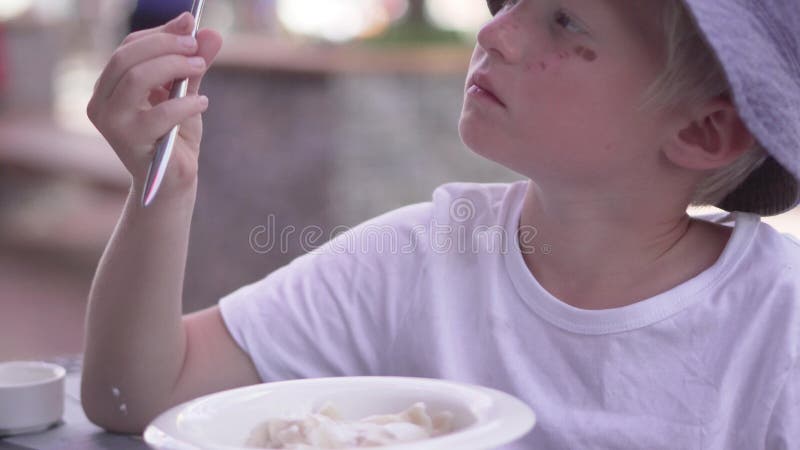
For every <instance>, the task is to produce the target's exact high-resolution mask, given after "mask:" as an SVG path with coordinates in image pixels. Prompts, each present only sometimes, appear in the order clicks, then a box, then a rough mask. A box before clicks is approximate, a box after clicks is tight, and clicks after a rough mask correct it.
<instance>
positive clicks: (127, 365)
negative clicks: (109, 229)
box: [81, 186, 259, 433]
mask: <svg viewBox="0 0 800 450" xmlns="http://www.w3.org/2000/svg"><path fill="white" fill-rule="evenodd" d="M169 194H170V195H163V196H160V197H159V198H158V201H156V202H154V203H153V204H152V205H151V206H149V207H148V208H147V209H142V208H141V207H140V205H139V198H140V194H139V191H138V190H137V189H132V190H131V194H130V196H129V197H128V200H127V203H126V206H125V209H124V212H123V214H122V217H121V219H120V221H119V223H118V225H117V228H116V230H115V231H114V234H113V236H112V238H111V240H110V242H109V244H108V247H107V249H106V251H105V253H104V255H103V258H102V259H101V261H100V265H99V267H98V270H97V274H96V276H95V280H94V283H93V285H92V289H91V293H90V296H89V310H88V314H87V323H86V347H85V357H84V373H83V379H82V386H81V400H82V403H83V406H84V409H85V411H86V414H87V416H88V417H89V418H90V419H91V420H92V421H93V422H95V423H96V424H98V425H100V426H102V427H104V428H107V429H109V430H112V431H118V432H132V433H139V432H141V431H142V429H143V428H144V427H145V426H146V425H147V423H148V422H149V421H150V420H152V419H153V418H154V417H155V415H157V414H158V413H160V412H161V411H163V410H165V409H167V408H168V407H170V406H173V405H175V404H177V403H179V402H181V401H185V400H189V399H191V398H193V397H197V396H199V395H203V394H206V393H210V392H215V391H218V390H222V389H226V388H230V387H235V386H241V385H246V384H253V383H257V382H259V378H258V375H257V373H256V372H255V369H254V368H253V365H252V363H251V362H250V359H249V357H247V355H245V354H244V353H243V352H242V351H241V350H240V349H239V348H238V346H237V345H236V344H235V342H234V341H233V339H232V338H231V337H230V335H229V334H228V332H227V330H226V328H225V325H224V324H223V323H222V319H221V316H220V315H219V312H218V310H216V308H212V309H210V310H206V311H201V312H199V313H196V314H192V315H189V316H187V317H185V318H182V317H181V298H182V286H183V278H184V267H185V264H186V254H187V247H188V241H189V228H190V223H191V217H192V211H193V207H194V200H195V187H194V186H193V187H192V188H191V189H188V190H186V191H185V192H182V193H181V194H176V193H175V192H174V191H173V192H170V193H169ZM123 404H124V405H125V407H124V408H123V407H122V405H123Z"/></svg>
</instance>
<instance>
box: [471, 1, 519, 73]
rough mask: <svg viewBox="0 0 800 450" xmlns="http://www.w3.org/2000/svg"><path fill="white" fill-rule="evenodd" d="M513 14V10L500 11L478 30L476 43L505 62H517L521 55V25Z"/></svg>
mask: <svg viewBox="0 0 800 450" xmlns="http://www.w3.org/2000/svg"><path fill="white" fill-rule="evenodd" d="M514 16H515V14H513V11H508V12H500V13H499V14H498V15H496V16H494V17H493V18H492V20H490V21H489V22H487V23H486V24H485V25H483V27H481V29H480V30H478V45H479V46H480V47H481V48H483V50H484V51H485V52H486V53H488V54H489V55H491V56H493V57H495V58H498V59H500V60H502V61H505V62H507V63H514V62H518V61H519V59H520V57H521V55H522V48H521V41H520V39H519V38H520V35H521V32H522V26H521V24H520V23H518V21H517V19H516V18H515V17H514Z"/></svg>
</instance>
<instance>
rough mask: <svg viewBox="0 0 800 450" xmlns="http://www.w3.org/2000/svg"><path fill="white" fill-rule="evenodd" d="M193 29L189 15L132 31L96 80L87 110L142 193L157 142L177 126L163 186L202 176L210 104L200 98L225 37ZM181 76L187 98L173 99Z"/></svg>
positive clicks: (172, 187) (171, 188)
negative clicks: (173, 89)
mask: <svg viewBox="0 0 800 450" xmlns="http://www.w3.org/2000/svg"><path fill="white" fill-rule="evenodd" d="M193 27H194V18H193V17H192V16H191V14H189V13H184V14H182V15H181V16H179V17H177V18H175V19H174V20H172V21H171V22H169V23H167V24H166V25H163V26H161V27H157V28H153V29H149V30H142V31H137V32H135V33H132V34H130V35H128V37H126V38H125V40H124V41H123V42H122V44H121V45H120V46H119V48H117V49H116V51H114V54H113V55H112V57H111V59H110V61H109V63H108V65H106V67H105V69H104V70H103V73H102V74H101V75H100V78H99V79H98V80H97V84H96V85H95V90H94V95H93V96H92V98H91V100H90V101H89V104H88V106H87V109H86V111H87V115H88V116H89V119H90V120H91V121H92V123H93V124H94V125H95V127H96V128H97V129H98V130H99V131H100V133H101V134H102V135H103V137H105V139H106V140H107V141H108V143H109V144H111V147H112V148H113V149H114V151H115V152H116V154H117V156H118V157H119V159H120V160H121V161H122V163H123V164H124V165H125V167H126V168H127V169H128V172H130V173H131V175H132V177H133V187H134V189H135V190H136V191H137V192H140V193H141V190H142V189H143V187H144V183H145V178H146V176H147V168H148V167H149V165H150V160H151V159H152V157H153V153H154V152H155V144H156V141H157V140H158V139H159V138H161V137H162V136H164V135H165V134H167V133H168V132H169V130H171V129H172V127H174V126H175V125H177V124H180V125H181V128H180V133H179V134H178V139H177V141H176V142H175V149H174V150H173V154H172V158H171V161H170V162H169V165H168V169H167V173H166V175H165V177H164V182H163V184H162V186H161V191H162V192H163V193H168V192H179V191H181V190H182V189H184V188H187V187H189V186H193V185H194V183H195V181H196V179H197V158H198V154H199V150H200V140H201V137H202V129H203V123H202V118H201V116H200V114H201V113H202V112H204V111H205V110H206V109H207V108H208V99H207V98H205V97H204V96H198V89H199V87H200V82H201V81H202V78H203V75H204V74H205V73H206V70H207V68H208V67H209V66H210V65H211V63H212V62H213V60H214V58H215V57H216V55H217V53H218V52H219V50H220V48H221V47H222V37H221V36H220V35H219V33H217V32H215V31H212V30H208V29H204V30H200V31H199V32H198V33H197V40H196V42H195V41H194V40H192V38H191V32H192V29H193ZM187 41H188V42H187ZM193 62H194V63H195V64H192V63H193ZM198 63H199V64H198ZM182 78H189V90H188V93H187V95H186V97H184V98H179V99H173V100H168V98H169V88H170V86H171V84H172V81H173V80H178V79H182ZM167 195H168V194H167Z"/></svg>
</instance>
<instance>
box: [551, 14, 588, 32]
mask: <svg viewBox="0 0 800 450" xmlns="http://www.w3.org/2000/svg"><path fill="white" fill-rule="evenodd" d="M556 22H557V23H558V24H559V25H561V26H562V27H564V28H569V24H571V25H572V26H573V27H574V28H573V29H572V30H571V31H574V32H576V33H583V28H581V27H580V25H579V24H578V22H575V21H574V20H572V17H570V16H569V15H568V14H567V13H565V12H564V11H558V12H557V13H556ZM565 23H566V24H567V25H564V24H565Z"/></svg>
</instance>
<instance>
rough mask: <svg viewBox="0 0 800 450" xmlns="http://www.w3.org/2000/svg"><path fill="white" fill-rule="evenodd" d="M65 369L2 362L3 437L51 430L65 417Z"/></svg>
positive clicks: (0, 426) (0, 408)
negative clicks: (51, 427)
mask: <svg viewBox="0 0 800 450" xmlns="http://www.w3.org/2000/svg"><path fill="white" fill-rule="evenodd" d="M65 376H66V370H65V369H64V368H63V367H61V366H59V365H56V364H50V363H46V362H39V361H10V362H3V363H0V436H8V435H13V434H21V433H32V432H36V431H41V430H45V429H47V428H49V427H50V426H52V425H54V424H56V423H58V422H60V421H61V417H62V416H63V415H64V377H65Z"/></svg>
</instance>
